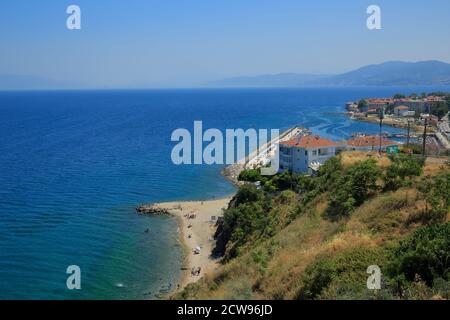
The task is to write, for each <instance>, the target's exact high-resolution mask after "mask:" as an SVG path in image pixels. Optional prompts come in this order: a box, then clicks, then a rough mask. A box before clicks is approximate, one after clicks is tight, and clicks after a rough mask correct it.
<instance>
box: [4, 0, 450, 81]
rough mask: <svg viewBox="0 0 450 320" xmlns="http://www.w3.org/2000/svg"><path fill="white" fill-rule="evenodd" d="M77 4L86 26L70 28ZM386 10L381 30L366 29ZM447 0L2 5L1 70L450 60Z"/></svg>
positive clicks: (119, 76) (315, 67)
mask: <svg viewBox="0 0 450 320" xmlns="http://www.w3.org/2000/svg"><path fill="white" fill-rule="evenodd" d="M70 4H77V5H79V6H80V7H81V12H82V29H81V30H79V31H69V30H68V29H67V28H66V19H67V17H68V15H67V14H66V8H67V6H68V5H70ZM371 4H377V5H379V6H380V7H381V13H382V28H383V29H382V30H374V31H370V30H368V29H367V27H366V19H367V14H366V9H367V7H368V6H369V5H371ZM449 13H450V1H448V0H432V1H430V0H394V1H393V0H371V1H366V0H345V1H336V0H314V1H301V0H272V1H267V0H71V1H66V0H28V1H24V0H2V1H1V2H0V74H26V75H35V76H43V77H49V78H54V79H59V80H65V81H72V82H80V83H84V84H86V85H88V86H93V87H142V86H166V85H169V86H189V85H195V84H198V83H202V82H204V81H208V80H215V79H220V78H223V77H229V76H239V75H257V74H267V73H280V72H299V73H338V72H343V71H348V70H350V69H354V68H357V67H360V66H363V65H366V64H373V63H381V62H385V61H389V60H403V61H417V60H441V61H445V62H450V18H449Z"/></svg>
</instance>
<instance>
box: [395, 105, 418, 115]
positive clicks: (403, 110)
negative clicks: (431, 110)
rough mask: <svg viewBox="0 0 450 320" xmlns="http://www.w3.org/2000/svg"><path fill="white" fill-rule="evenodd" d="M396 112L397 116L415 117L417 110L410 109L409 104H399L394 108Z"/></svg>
mask: <svg viewBox="0 0 450 320" xmlns="http://www.w3.org/2000/svg"><path fill="white" fill-rule="evenodd" d="M394 114H395V115H396V116H397V117H414V115H415V114H416V112H415V111H414V110H409V107H407V106H398V107H395V108H394Z"/></svg>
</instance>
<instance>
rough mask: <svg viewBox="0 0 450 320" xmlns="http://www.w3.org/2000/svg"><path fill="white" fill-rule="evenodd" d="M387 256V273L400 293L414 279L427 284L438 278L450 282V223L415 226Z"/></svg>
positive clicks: (400, 293)
mask: <svg viewBox="0 0 450 320" xmlns="http://www.w3.org/2000/svg"><path fill="white" fill-rule="evenodd" d="M390 256H391V261H390V263H389V264H388V266H387V272H388V275H389V276H390V277H391V279H392V280H391V285H392V287H393V288H394V290H395V291H396V292H397V293H398V294H399V295H400V296H403V294H404V292H405V290H406V289H407V288H409V287H410V285H411V284H412V283H413V282H417V279H420V280H422V281H424V282H425V283H426V285H427V286H429V287H432V286H433V283H435V282H436V280H438V279H443V280H444V281H449V280H450V222H447V223H445V224H437V225H433V226H428V227H421V228H419V229H417V230H416V231H414V232H413V233H412V234H411V235H410V236H409V237H408V238H407V239H406V240H404V241H402V242H400V244H399V245H398V246H397V247H395V248H394V249H392V251H391V254H390Z"/></svg>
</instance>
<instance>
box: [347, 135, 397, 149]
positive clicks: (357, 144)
mask: <svg viewBox="0 0 450 320" xmlns="http://www.w3.org/2000/svg"><path fill="white" fill-rule="evenodd" d="M398 145H399V144H398V143H397V142H395V141H391V140H388V139H386V138H384V137H382V138H381V150H382V151H386V149H388V148H395V147H398ZM379 149H380V136H359V137H356V138H354V139H351V140H348V141H347V150H349V151H377V150H379Z"/></svg>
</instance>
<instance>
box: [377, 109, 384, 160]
mask: <svg viewBox="0 0 450 320" xmlns="http://www.w3.org/2000/svg"><path fill="white" fill-rule="evenodd" d="M379 117H380V149H379V150H378V153H379V154H380V156H381V150H382V136H381V133H382V131H381V130H382V128H383V119H384V109H383V108H381V109H380V114H379Z"/></svg>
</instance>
